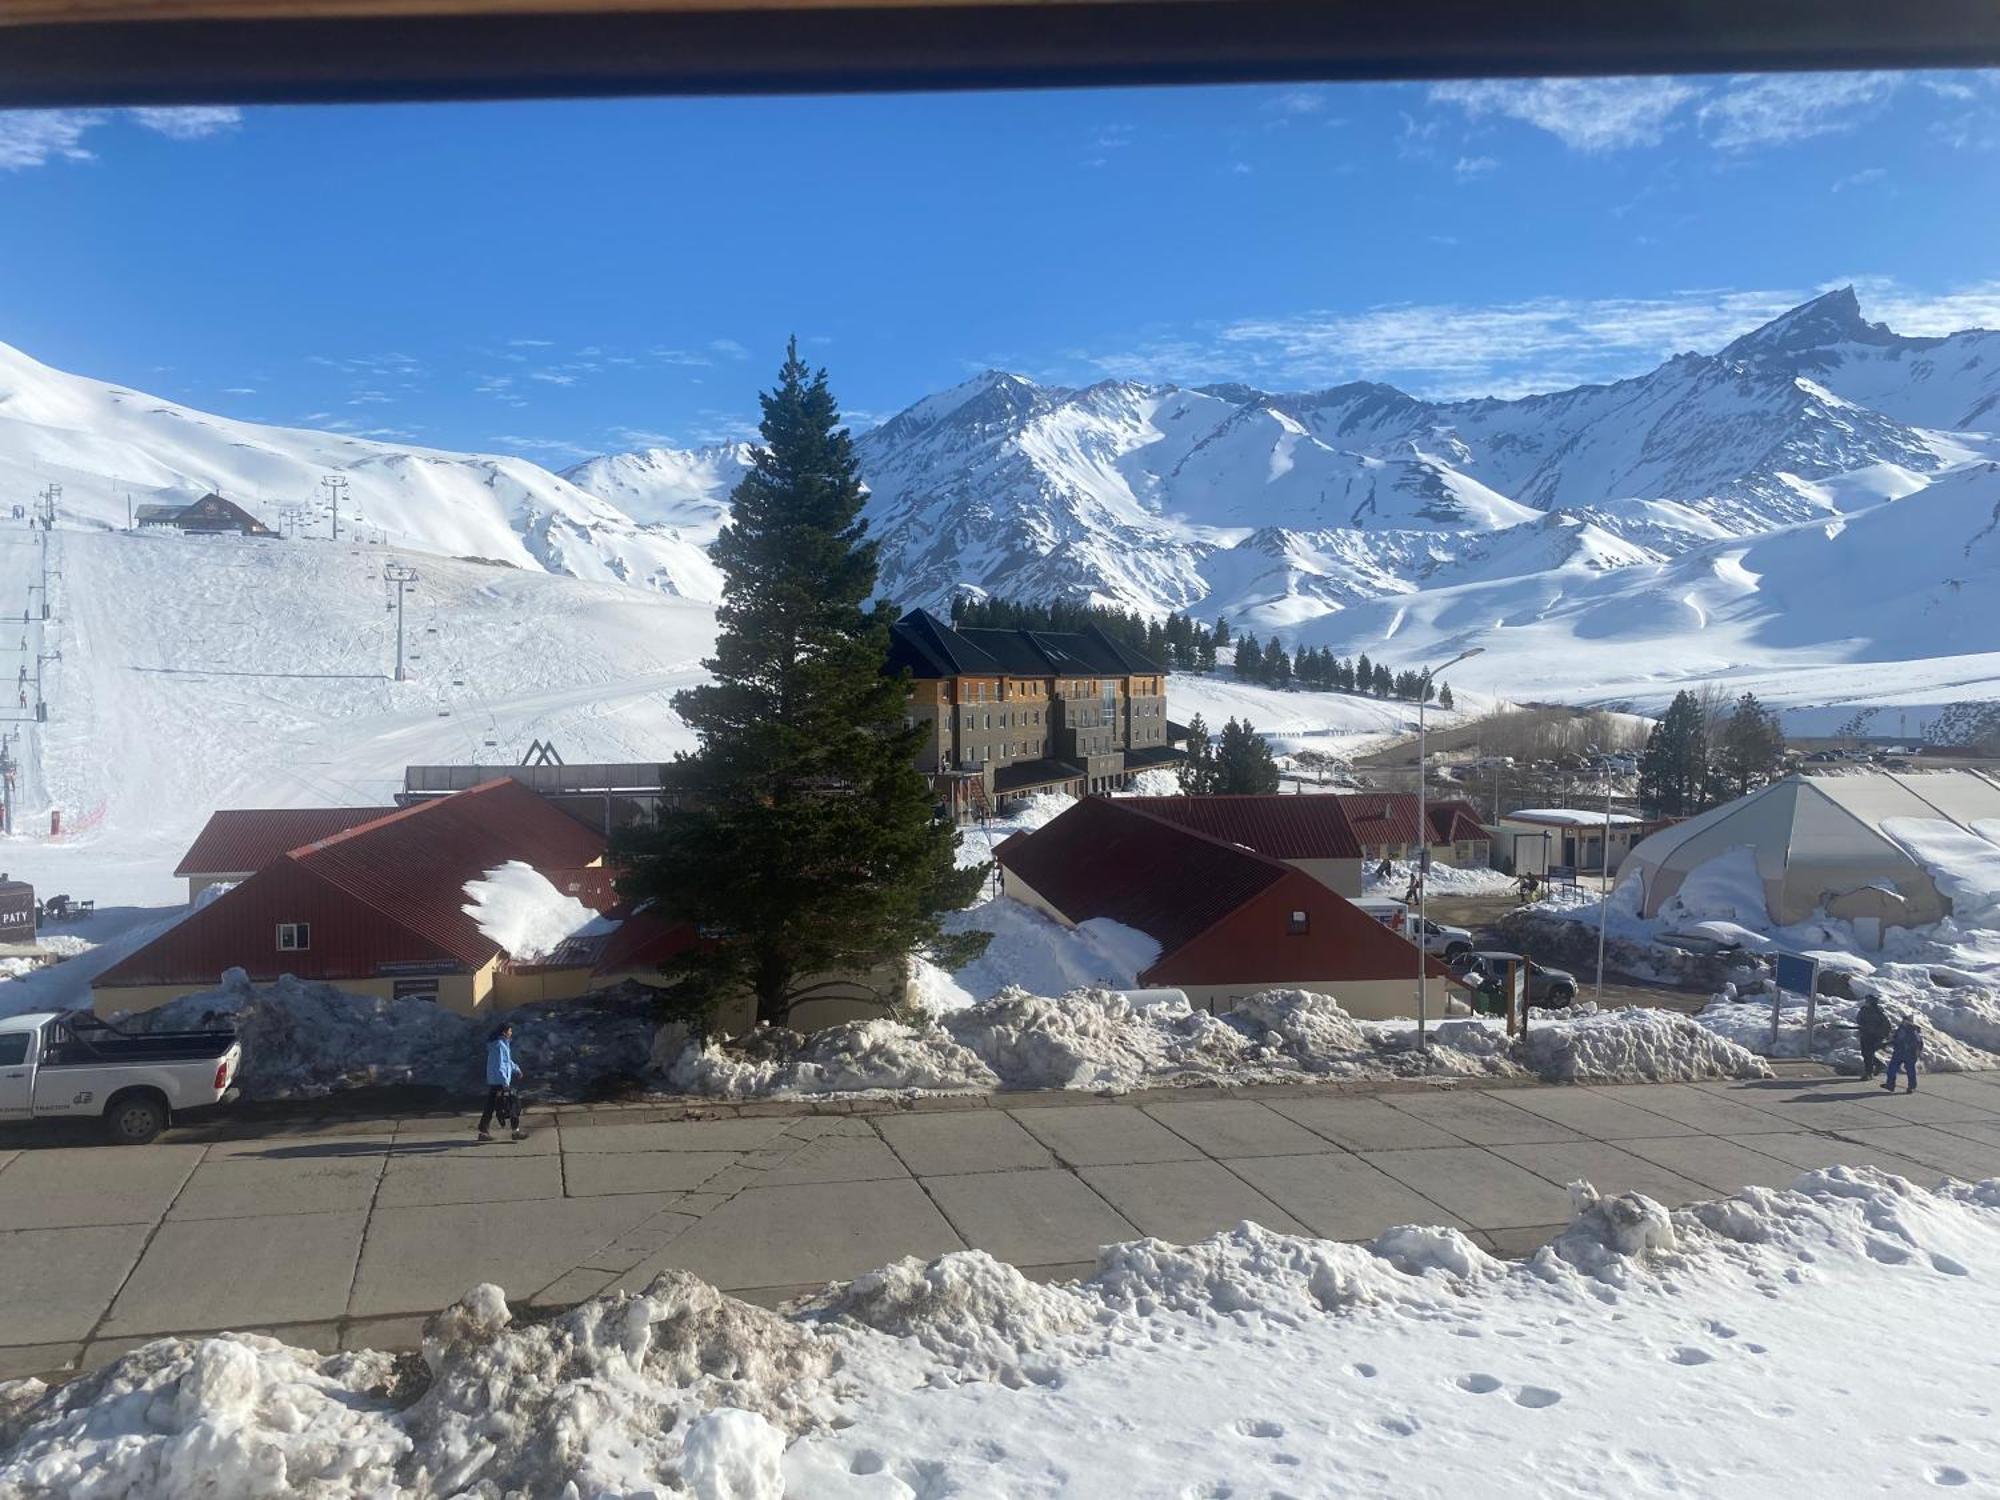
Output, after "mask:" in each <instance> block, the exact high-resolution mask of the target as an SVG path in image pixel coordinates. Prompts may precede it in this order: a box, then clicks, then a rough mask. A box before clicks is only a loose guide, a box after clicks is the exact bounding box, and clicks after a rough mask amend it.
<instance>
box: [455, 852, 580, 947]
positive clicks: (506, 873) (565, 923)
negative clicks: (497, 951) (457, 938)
mask: <svg viewBox="0 0 2000 1500" xmlns="http://www.w3.org/2000/svg"><path fill="white" fill-rule="evenodd" d="M465 894H466V895H468V896H470V897H471V898H472V899H471V900H470V901H468V902H467V903H466V904H465V908H464V910H465V914H466V915H467V916H468V917H470V918H472V920H473V922H474V924H475V925H476V926H477V927H478V928H479V930H480V932H481V933H482V934H483V935H484V936H485V937H486V939H487V940H488V941H489V942H494V943H498V944H499V945H500V948H501V950H502V951H503V952H505V953H506V955H507V956H508V957H509V958H513V959H519V960H522V961H525V962H532V961H534V960H536V959H541V958H546V957H548V956H549V955H550V954H551V953H553V952H555V951H556V949H558V948H560V947H561V946H562V945H563V944H564V943H565V942H567V941H568V940H569V939H571V938H573V937H595V936H596V935H598V934H599V933H605V932H610V931H611V930H613V929H614V928H616V927H617V925H618V924H617V923H616V922H614V921H610V920H607V919H606V918H604V917H600V916H599V915H598V914H597V913H596V912H594V911H592V910H591V909H590V908H589V907H587V906H585V905H584V904H583V903H582V902H581V901H579V900H577V899H576V897H574V896H571V895H568V894H567V893H565V892H563V891H559V890H557V889H556V888H555V886H554V885H552V884H550V882H549V878H548V877H547V876H546V875H544V874H542V872H541V871H540V870H537V869H536V868H535V867H534V866H533V865H531V864H528V863H527V862H526V861H524V860H518V859H510V860H508V861H507V862H506V863H505V864H504V865H500V866H497V867H496V868H494V869H491V870H488V871H487V872H486V873H485V874H484V875H483V876H481V877H480V878H479V879H477V880H468V881H466V883H465Z"/></svg>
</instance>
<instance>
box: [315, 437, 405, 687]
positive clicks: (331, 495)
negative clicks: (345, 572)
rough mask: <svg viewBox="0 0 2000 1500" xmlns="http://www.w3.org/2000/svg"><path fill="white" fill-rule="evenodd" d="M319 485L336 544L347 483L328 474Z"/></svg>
mask: <svg viewBox="0 0 2000 1500" xmlns="http://www.w3.org/2000/svg"><path fill="white" fill-rule="evenodd" d="M319 484H320V488H321V489H323V490H325V491H326V495H327V499H328V500H329V501H330V502H331V503H332V506H333V539H334V540H335V541H336V542H337V541H339V540H340V497H341V496H342V495H343V494H345V493H346V492H347V481H346V480H345V479H344V478H342V477H341V476H340V475H338V474H329V475H327V476H326V478H324V479H322V480H321V481H320V482H319ZM402 675H403V674H402V673H400V672H398V673H397V674H396V677H397V680H398V681H401V680H402Z"/></svg>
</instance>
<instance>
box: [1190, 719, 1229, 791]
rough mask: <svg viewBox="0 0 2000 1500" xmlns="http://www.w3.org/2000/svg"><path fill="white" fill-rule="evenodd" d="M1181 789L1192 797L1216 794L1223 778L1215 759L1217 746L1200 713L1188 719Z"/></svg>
mask: <svg viewBox="0 0 2000 1500" xmlns="http://www.w3.org/2000/svg"><path fill="white" fill-rule="evenodd" d="M1180 778H1181V790H1182V791H1183V792H1184V793H1186V794H1187V795H1188V796H1190V797H1211V796H1213V795H1215V791H1216V786H1217V783H1218V782H1219V781H1220V780H1221V775H1220V771H1219V769H1218V767H1217V765H1216V761H1215V746H1214V744H1213V743H1212V742H1211V741H1210V740H1209V737H1208V724H1207V723H1206V721H1204V720H1203V718H1202V716H1201V715H1200V714H1196V715H1195V716H1194V717H1193V718H1192V719H1190V720H1188V727H1187V759H1186V760H1184V761H1182V762H1181V765H1180Z"/></svg>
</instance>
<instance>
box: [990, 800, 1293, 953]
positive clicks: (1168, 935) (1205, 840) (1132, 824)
mask: <svg viewBox="0 0 2000 1500" xmlns="http://www.w3.org/2000/svg"><path fill="white" fill-rule="evenodd" d="M1139 800H1141V799H1138V798H1119V799H1116V800H1113V799H1112V798H1109V797H1086V798H1084V799H1083V800H1082V801H1081V802H1079V803H1077V805H1076V806H1075V807H1072V808H1070V809H1069V810H1068V811H1067V812H1065V813H1063V814H1062V815H1061V816H1060V817H1058V818H1055V819H1053V820H1052V821H1050V822H1049V823H1047V824H1045V825H1044V826H1043V827H1042V828H1040V829H1038V830H1037V831H1036V832H1034V833H1033V834H1030V835H1028V836H1027V837H1025V838H1018V839H1009V840H1007V842H1006V843H1004V844H1002V845H1001V846H1000V847H999V848H998V849H997V850H995V851H994V855H995V858H997V859H998V860H999V861H1000V863H1001V864H1002V865H1003V866H1005V867H1006V868H1007V869H1009V870H1012V871H1013V872H1014V873H1015V874H1017V875H1019V876H1020V878H1021V879H1022V880H1024V881H1026V882H1027V883H1028V885H1030V886H1031V887H1033V888H1034V890H1035V891H1036V892H1037V893H1038V894H1039V895H1041V896H1042V897H1044V898H1045V899H1046V900H1048V901H1050V902H1052V903H1053V904H1054V905H1055V907H1056V909H1057V910H1058V911H1060V912H1061V913H1062V914H1063V915H1064V916H1066V917H1068V918H1069V919H1070V920H1071V921H1072V922H1086V921H1089V920H1091V919H1093V918H1096V917H1109V918H1110V919H1111V920H1112V921H1114V922H1122V923H1123V924H1124V925H1125V926H1127V927H1133V928H1137V929H1138V930H1139V931H1140V932H1143V933H1145V934H1146V935H1147V936H1148V937H1150V938H1152V939H1153V941H1154V942H1156V943H1158V944H1159V945H1160V956H1161V957H1162V958H1165V957H1166V956H1167V955H1168V954H1171V953H1173V952H1174V951H1175V950H1176V949H1178V948H1180V947H1182V946H1183V945H1185V944H1186V943H1188V942H1190V941H1192V940H1193V939H1194V938H1196V937H1199V936H1200V935H1201V934H1202V933H1204V932H1206V931H1207V930H1208V929H1209V928H1211V927H1213V926H1214V925H1215V924H1216V923H1217V922H1219V921H1221V920H1222V919H1223V918H1224V917H1226V916H1228V915H1229V913H1231V912H1232V911H1234V910H1236V908H1237V907H1239V906H1241V905H1242V904H1243V903H1244V902H1245V901H1248V900H1249V899H1250V898H1251V897H1252V896H1255V895H1256V894H1257V893H1258V892H1260V891H1262V890H1264V889H1266V888H1267V887H1269V886H1270V885H1271V884H1272V883H1273V882H1275V881H1278V880H1282V879H1284V878H1285V876H1286V875H1287V874H1289V873H1290V872H1291V866H1289V865H1284V864H1280V863H1279V862H1278V861H1276V860H1273V859H1266V858H1264V856H1262V855H1261V854H1253V853H1251V852H1250V851H1249V850H1247V849H1239V848H1237V847H1235V846H1234V845H1232V844H1225V843H1222V842H1221V841H1219V840H1217V839H1212V838H1209V837H1207V836H1205V835H1203V834H1201V833H1197V832H1195V831H1194V830H1193V829H1190V828H1184V827H1182V826H1180V825H1179V824H1177V823H1171V822H1168V821H1166V820H1165V819H1163V818H1157V817H1154V816H1152V815H1151V814H1149V813H1146V812H1143V811H1141V810H1140V809H1139V807H1137V806H1135V805H1134V804H1135V803H1136V802H1138V801H1139Z"/></svg>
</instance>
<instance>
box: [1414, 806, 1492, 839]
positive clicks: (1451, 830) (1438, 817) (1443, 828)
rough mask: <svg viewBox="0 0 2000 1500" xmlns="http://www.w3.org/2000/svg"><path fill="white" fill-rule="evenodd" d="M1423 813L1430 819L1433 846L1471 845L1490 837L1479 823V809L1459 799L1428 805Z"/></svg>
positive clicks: (1482, 824) (1484, 827)
mask: <svg viewBox="0 0 2000 1500" xmlns="http://www.w3.org/2000/svg"><path fill="white" fill-rule="evenodd" d="M1424 811H1425V813H1426V814H1428V816H1429V817H1430V822H1431V831H1432V833H1433V834H1434V837H1433V838H1432V840H1431V842H1432V843H1434V844H1463V843H1473V842H1476V841H1478V840H1480V839H1484V838H1491V837H1492V835H1491V834H1489V833H1488V832H1487V831H1486V825H1485V824H1484V823H1482V822H1480V821H1479V809H1478V808H1476V807H1474V806H1473V805H1472V804H1471V803H1470V802H1466V801H1464V800H1462V799H1460V798H1456V797H1454V798H1452V799H1450V800H1449V801H1445V802H1433V803H1430V804H1429V805H1428V806H1427V807H1426V808H1425V809H1424Z"/></svg>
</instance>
